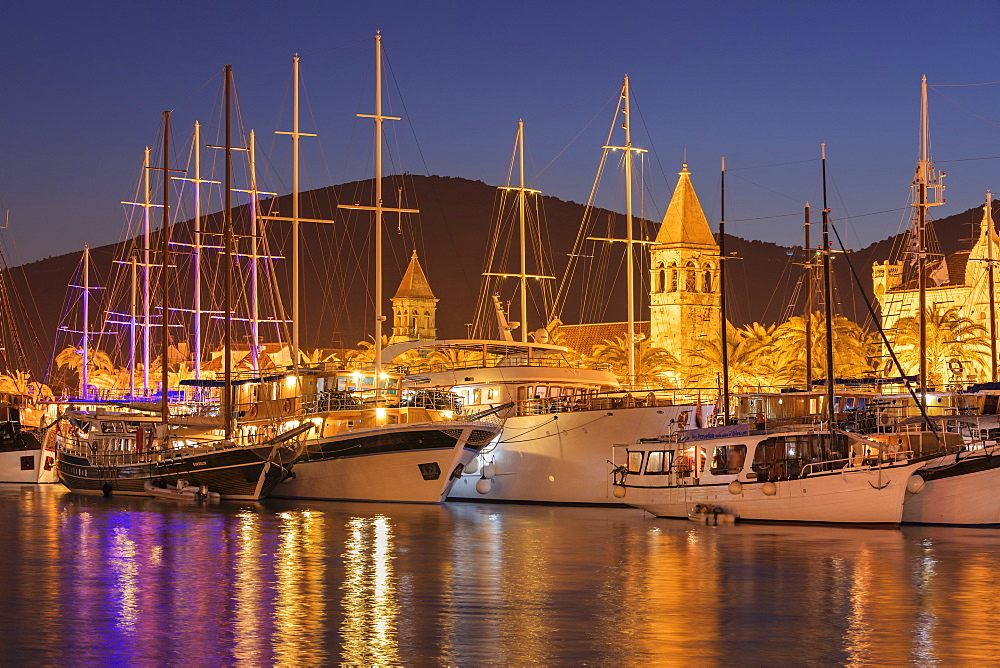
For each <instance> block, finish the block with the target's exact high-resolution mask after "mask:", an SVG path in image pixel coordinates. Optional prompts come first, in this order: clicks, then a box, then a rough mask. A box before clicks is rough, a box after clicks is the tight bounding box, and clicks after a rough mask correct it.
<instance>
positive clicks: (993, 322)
mask: <svg viewBox="0 0 1000 668" xmlns="http://www.w3.org/2000/svg"><path fill="white" fill-rule="evenodd" d="M986 224H987V225H988V227H987V232H986V249H987V250H986V277H987V280H989V286H990V288H989V290H990V293H989V294H990V382H993V383H995V382H997V313H996V310H997V305H996V284H995V283H994V282H993V194H992V193H990V192H987V193H986Z"/></svg>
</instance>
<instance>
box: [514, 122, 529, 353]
mask: <svg viewBox="0 0 1000 668" xmlns="http://www.w3.org/2000/svg"><path fill="white" fill-rule="evenodd" d="M517 153H518V175H519V181H518V186H519V188H518V191H517V203H518V220H519V222H520V233H521V342H522V343H527V342H528V275H527V272H528V252H527V249H526V248H525V246H526V244H527V241H526V239H527V233H526V231H525V201H524V198H525V196H526V193H525V191H524V121H523V120H520V119H519V120H518V121H517Z"/></svg>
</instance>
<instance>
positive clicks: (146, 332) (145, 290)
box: [142, 146, 153, 396]
mask: <svg viewBox="0 0 1000 668" xmlns="http://www.w3.org/2000/svg"><path fill="white" fill-rule="evenodd" d="M149 170H150V164H149V147H148V146H147V147H146V152H145V154H144V155H143V161H142V181H143V187H142V191H143V207H142V392H143V395H145V396H148V395H149V357H150V341H149V336H150V327H151V325H152V323H150V317H151V314H150V310H151V304H150V289H149V287H150V278H151V276H150V266H151V265H150V262H149V261H150V256H149V254H150V245H151V243H152V240H151V238H150V229H149V209H150V207H151V206H153V204H152V203H151V202H150V190H149Z"/></svg>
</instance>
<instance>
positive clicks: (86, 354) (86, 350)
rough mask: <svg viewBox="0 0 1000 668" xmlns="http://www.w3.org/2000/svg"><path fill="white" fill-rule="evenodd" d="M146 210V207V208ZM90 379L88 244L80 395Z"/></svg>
mask: <svg viewBox="0 0 1000 668" xmlns="http://www.w3.org/2000/svg"><path fill="white" fill-rule="evenodd" d="M147 210H148V209H147ZM89 380H90V246H89V245H86V244H85V245H84V247H83V366H82V367H81V368H80V396H81V397H84V398H86V397H87V382H88V381H89Z"/></svg>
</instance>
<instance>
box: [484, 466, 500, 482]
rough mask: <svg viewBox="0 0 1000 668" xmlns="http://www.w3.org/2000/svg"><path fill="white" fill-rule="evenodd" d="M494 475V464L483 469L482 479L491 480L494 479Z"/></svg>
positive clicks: (495, 472)
mask: <svg viewBox="0 0 1000 668" xmlns="http://www.w3.org/2000/svg"><path fill="white" fill-rule="evenodd" d="M496 474H497V466H496V464H487V465H486V466H484V467H483V477H484V478H489V479H491V480H492V479H493V478H495V477H496Z"/></svg>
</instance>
